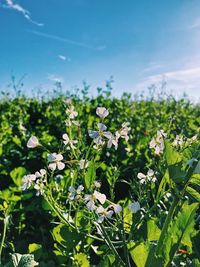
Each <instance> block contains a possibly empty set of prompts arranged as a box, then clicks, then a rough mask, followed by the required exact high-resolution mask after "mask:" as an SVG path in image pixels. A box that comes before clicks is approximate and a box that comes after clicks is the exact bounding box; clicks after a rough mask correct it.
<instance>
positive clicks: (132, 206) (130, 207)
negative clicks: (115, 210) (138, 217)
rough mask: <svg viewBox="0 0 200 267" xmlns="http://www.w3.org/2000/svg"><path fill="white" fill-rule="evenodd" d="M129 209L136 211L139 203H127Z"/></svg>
mask: <svg viewBox="0 0 200 267" xmlns="http://www.w3.org/2000/svg"><path fill="white" fill-rule="evenodd" d="M128 207H129V209H130V211H131V212H132V213H136V212H137V211H139V210H140V203H139V202H138V201H136V202H133V203H131V204H129V206H128Z"/></svg>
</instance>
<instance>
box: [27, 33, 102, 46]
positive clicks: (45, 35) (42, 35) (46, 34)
mask: <svg viewBox="0 0 200 267" xmlns="http://www.w3.org/2000/svg"><path fill="white" fill-rule="evenodd" d="M27 31H28V32H30V33H32V34H35V35H38V36H41V37H44V38H48V39H52V40H55V41H58V42H63V43H67V44H71V45H75V46H80V47H83V48H87V49H91V50H97V51H101V50H104V49H105V48H106V46H104V45H102V46H91V45H88V44H85V43H82V42H77V41H74V40H71V39H68V38H63V37H60V36H57V35H53V34H48V33H45V32H39V31H32V30H27Z"/></svg>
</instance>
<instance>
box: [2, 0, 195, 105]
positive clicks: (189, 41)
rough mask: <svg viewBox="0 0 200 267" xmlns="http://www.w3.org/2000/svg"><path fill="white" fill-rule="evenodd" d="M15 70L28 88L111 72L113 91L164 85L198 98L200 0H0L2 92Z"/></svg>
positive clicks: (67, 84) (93, 82)
mask: <svg viewBox="0 0 200 267" xmlns="http://www.w3.org/2000/svg"><path fill="white" fill-rule="evenodd" d="M12 75H14V76H15V77H16V80H18V79H20V78H21V77H22V76H23V75H25V78H24V80H23V82H24V84H25V85H24V90H25V91H26V92H29V91H30V90H31V88H32V89H34V88H38V87H40V88H42V90H45V88H52V87H53V85H54V84H55V82H56V81H60V82H61V83H62V86H63V87H64V88H67V89H73V88H75V87H81V86H82V83H83V81H86V82H87V83H88V84H89V85H90V90H91V94H95V92H96V87H103V86H105V82H106V80H108V79H109V78H110V77H111V76H113V80H114V83H113V88H114V89H113V95H114V96H120V95H121V94H122V93H123V92H129V93H132V94H135V93H136V92H137V93H138V92H139V93H140V92H142V91H145V90H147V88H148V87H150V86H151V85H152V84H155V85H156V86H157V87H159V86H161V84H163V82H164V83H166V87H167V89H168V90H169V91H172V92H173V94H174V95H176V96H180V95H182V94H183V92H186V93H187V94H188V95H189V97H190V98H191V99H193V100H195V101H196V100H197V101H198V100H199V99H200V1H199V0H167V1H164V0H152V1H150V0H126V1H124V0H123V1H122V0H101V1H100V0H99V1H98V0H37V1H36V0H0V89H1V90H3V89H4V88H8V87H7V85H8V84H9V82H10V80H11V76H12ZM7 90H9V89H7ZM10 90H11V89H10Z"/></svg>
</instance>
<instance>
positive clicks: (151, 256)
mask: <svg viewBox="0 0 200 267" xmlns="http://www.w3.org/2000/svg"><path fill="white" fill-rule="evenodd" d="M98 107H105V109H103V110H101V109H100V110H98V109H97V108H98ZM107 111H108V112H109V114H107ZM105 125H106V127H107V129H106V128H105ZM199 129H200V109H199V105H194V104H192V103H191V102H190V101H188V100H187V99H184V98H183V99H180V100H178V101H177V100H175V99H174V98H173V97H172V96H168V97H166V98H162V97H160V98H159V97H153V96H151V97H150V98H149V99H144V98H137V97H135V99H134V100H132V99H131V97H130V95H128V94H124V95H123V96H122V97H121V99H116V98H111V96H110V90H109V87H108V88H107V90H106V91H102V90H100V89H99V94H98V96H97V97H95V98H89V97H88V96H87V90H85V91H84V90H83V92H82V95H81V96H79V97H78V96H76V95H68V96H67V97H65V96H63V95H62V96H57V97H54V98H52V99H50V100H47V99H45V98H42V99H40V100H38V99H33V98H26V97H22V96H21V97H16V98H14V99H9V98H6V97H4V98H2V99H1V100H0V190H1V191H0V217H1V220H0V229H1V236H0V261H1V264H2V266H29V267H30V266H36V265H37V262H38V264H39V265H38V266H48V267H54V266H55V267H57V266H83V267H87V266H98V267H100V266H106V267H109V266H127V267H130V266H137V267H152V266H153V267H162V266H163V267H165V266H166V267H169V266H184V265H183V264H185V266H191V267H193V266H194V267H197V266H200V254H199V245H200V244H199V240H200V229H199V222H200V221H199V217H198V210H199V202H200V169H199V158H200V153H199V152H200V146H199V139H198V137H199ZM111 133H112V134H111ZM63 134H66V135H64V136H63ZM31 136H35V137H37V139H34V138H31ZM28 141H29V143H28V146H29V148H27V142H28ZM37 141H38V142H39V144H38V143H37ZM64 142H65V143H64ZM109 142H110V143H109ZM108 143H109V144H108ZM110 146H111V147H110ZM53 153H57V154H53ZM41 169H42V170H43V169H44V170H45V172H44V173H42V171H41ZM38 171H40V173H39V174H37V175H36V174H35V173H36V172H38ZM29 174H32V175H33V176H28V177H27V175H29ZM24 177H25V178H24ZM27 179H30V180H29V183H28V182H27ZM82 186H83V188H82ZM6 264H7V265H6Z"/></svg>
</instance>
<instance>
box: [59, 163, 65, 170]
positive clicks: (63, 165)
mask: <svg viewBox="0 0 200 267" xmlns="http://www.w3.org/2000/svg"><path fill="white" fill-rule="evenodd" d="M57 167H58V170H59V171H61V170H63V169H64V168H65V164H64V163H63V162H61V161H58V162H57Z"/></svg>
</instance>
